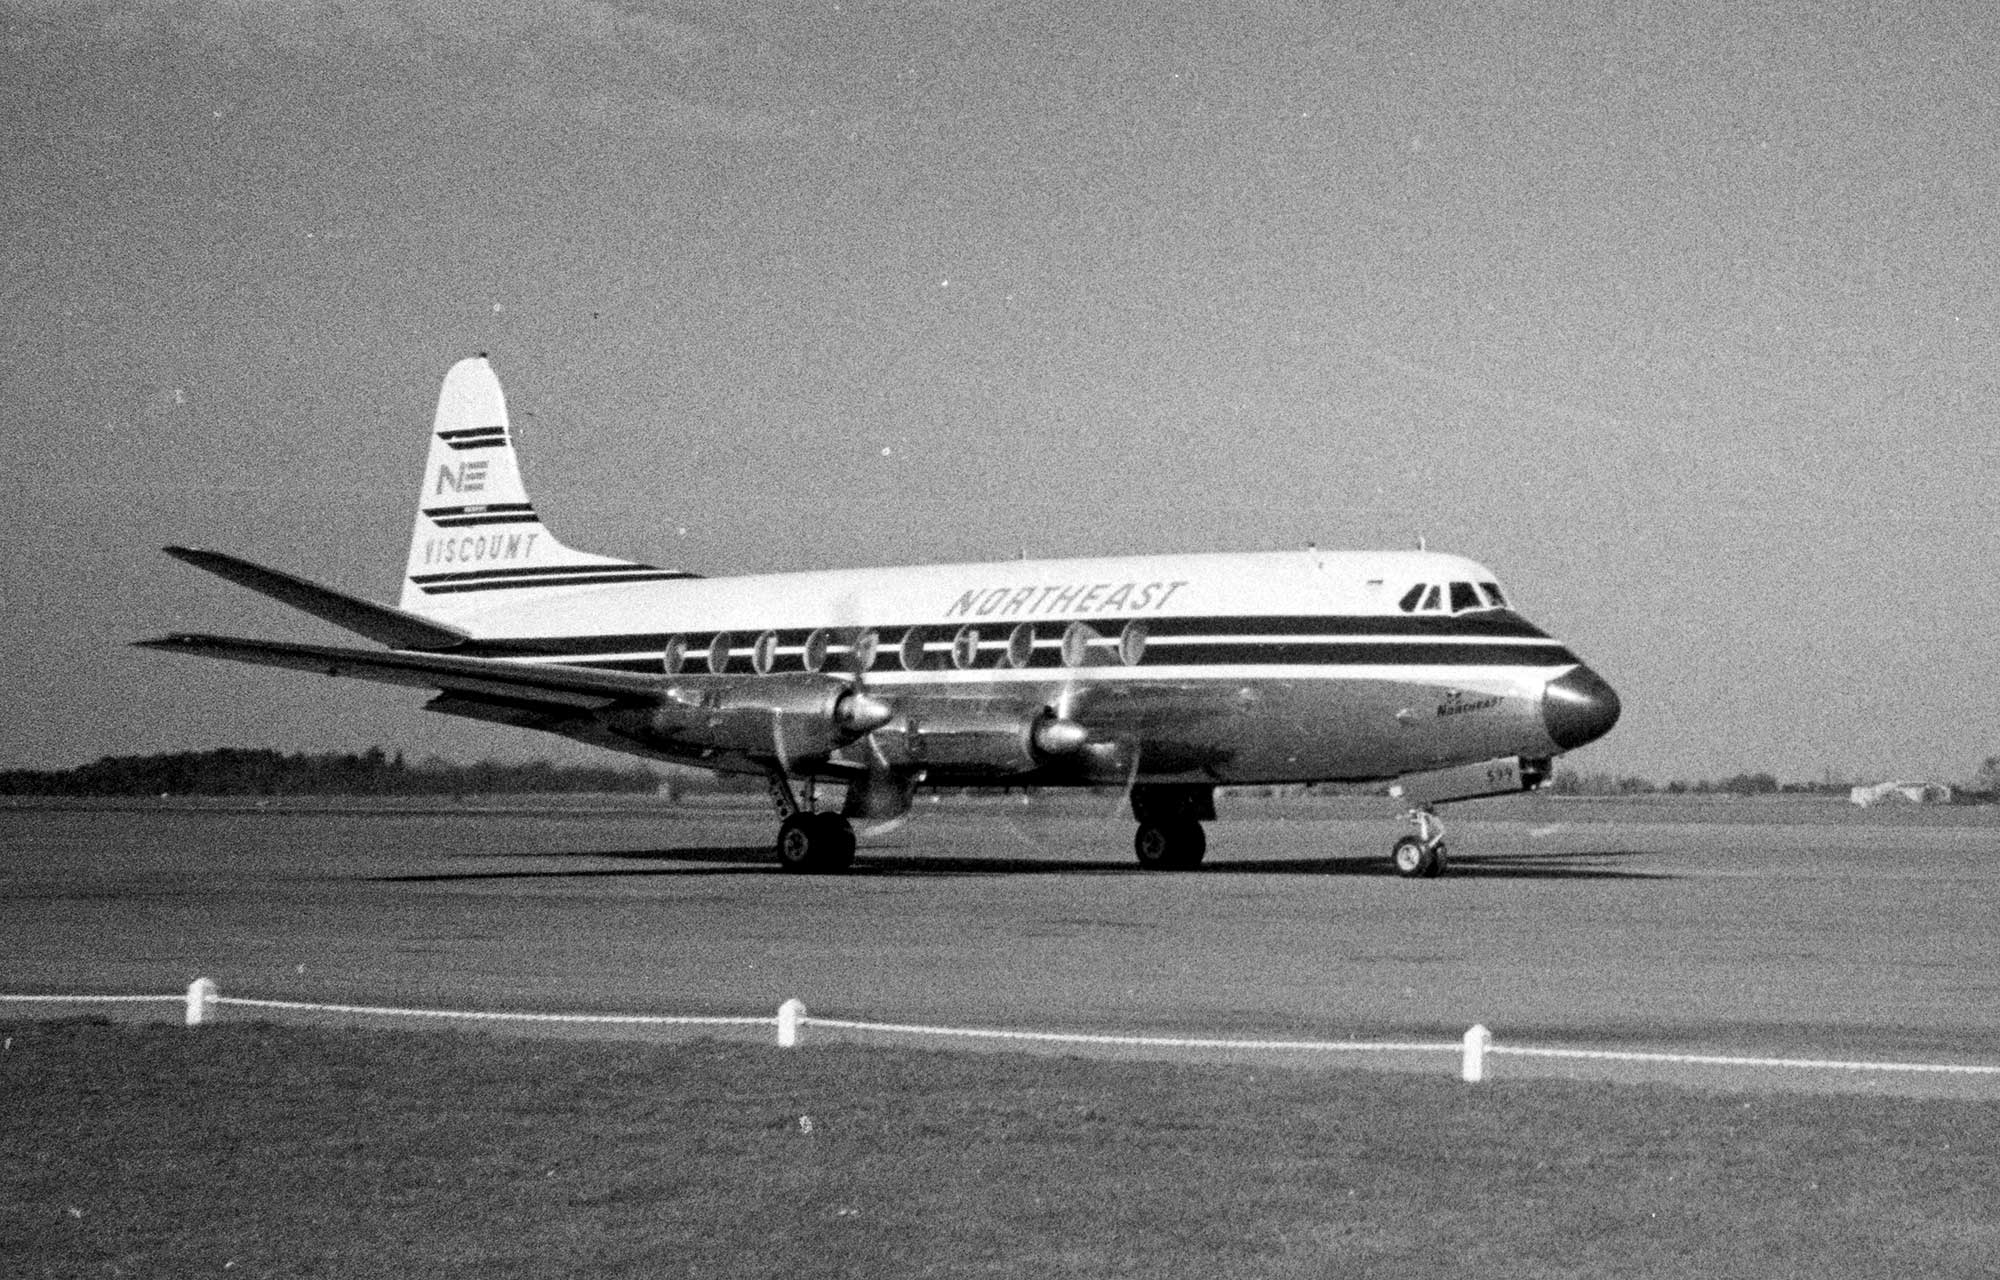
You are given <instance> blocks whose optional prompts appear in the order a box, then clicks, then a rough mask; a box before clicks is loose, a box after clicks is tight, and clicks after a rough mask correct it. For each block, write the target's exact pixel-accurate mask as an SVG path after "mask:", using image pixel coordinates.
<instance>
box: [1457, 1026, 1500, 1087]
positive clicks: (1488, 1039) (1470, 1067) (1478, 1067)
mask: <svg viewBox="0 0 2000 1280" xmlns="http://www.w3.org/2000/svg"><path fill="white" fill-rule="evenodd" d="M1492 1047H1493V1033H1492V1032H1491V1031H1488V1030H1487V1029H1486V1028H1485V1026H1483V1025H1476V1026H1474V1027H1473V1028H1472V1030H1470V1031H1468V1032H1466V1033H1465V1066H1464V1068H1463V1069H1462V1070H1461V1071H1460V1073H1459V1074H1460V1075H1461V1076H1463V1077H1464V1079H1465V1082H1466V1083H1467V1084H1478V1083H1479V1082H1480V1081H1481V1080H1484V1079H1485V1078H1486V1051H1487V1050H1488V1049H1490V1048H1492Z"/></svg>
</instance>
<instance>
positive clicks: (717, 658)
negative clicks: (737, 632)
mask: <svg viewBox="0 0 2000 1280" xmlns="http://www.w3.org/2000/svg"><path fill="white" fill-rule="evenodd" d="M735 643H736V641H735V640H734V639H733V638H731V636H730V634H729V633H728V632H727V631H723V632H718V633H717V634H716V635H715V637H714V638H713V639H711V640H710V641H709V642H708V669H709V671H710V672H711V673H713V674H715V675H718V676H719V675H721V674H722V673H723V672H725V671H727V670H729V650H730V648H731V647H732V646H733V645H734V644H735Z"/></svg>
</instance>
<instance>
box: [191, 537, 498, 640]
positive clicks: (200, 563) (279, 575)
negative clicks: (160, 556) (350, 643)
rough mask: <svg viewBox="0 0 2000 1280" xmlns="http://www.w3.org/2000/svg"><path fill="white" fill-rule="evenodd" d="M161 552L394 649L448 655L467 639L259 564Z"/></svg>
mask: <svg viewBox="0 0 2000 1280" xmlns="http://www.w3.org/2000/svg"><path fill="white" fill-rule="evenodd" d="M166 552H167V554H168V555H170V556H172V557H173V558H174V559H176V560H179V561H180V562H181V563H183V564H191V565H193V566H194V567H195V568H197V569H204V570H206V571H208V572H209V573H212V574H214V575H215V576H216V577H218V578H222V579H225V580H227V581H229V582H233V583H235V584H236V585H237V586H239V587H248V588H250V589H251V590H252V591H255V592H257V593H258V594H259V595H266V596H269V597H271V598H272V599H273V600H278V601H282V602H283V603H285V604H288V605H290V606H292V607H293V608H294V609H300V610H303V611H305V612H306V613H310V614H312V615H313V616H314V617H315V618H324V619H325V620H326V621H328V622H331V623H332V624H333V625H334V626H336V627H341V628H343V629H345V630H348V631H352V632H354V633H355V634H356V635H359V636H365V637H367V638H368V639H370V640H376V641H380V642H381V643H383V644H386V645H390V646H392V647H394V648H398V649H449V648H451V647H452V646H453V645H457V644H460V643H463V642H464V640H465V639H466V634H465V632H463V631H460V630H459V629H458V628H457V627H448V626H445V625H444V624H443V623H440V622H432V621H431V620H430V619H428V618H419V617H418V616H417V615H416V614H414V613H405V612H403V611H402V610H401V609H392V608H390V607H389V606H388V605H383V604H376V603H375V602H374V601H373V600H363V599H361V598H360V597H359V596H350V595H348V594H347V593H346V592H344V591H335V590H334V589H333V588H332V587H323V586H321V585H320V584H319V583H317V582H312V581H309V580H307V579H305V578H301V577H299V576H298V575H296V574H290V573H285V572H282V571H280V570H277V569H267V568H265V567H264V566H263V565H261V564H252V563H251V562H250V561H248V560H242V559H238V558H237V557H235V556H231V555H224V554H223V553H222V552H220V551H203V550H201V549H199V548H197V547H168V548H166ZM215 656H217V657H221V656H226V655H221V654H218V655H215ZM242 661H246V662H254V661H259V659H254V658H245V659H242ZM274 665H277V666H285V665H288V664H285V663H275V664H274Z"/></svg>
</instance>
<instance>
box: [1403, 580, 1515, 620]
mask: <svg viewBox="0 0 2000 1280" xmlns="http://www.w3.org/2000/svg"><path fill="white" fill-rule="evenodd" d="M1447 603H1449V604H1450V606H1451V607H1450V609H1449V612H1451V613H1465V612H1467V611H1469V610H1472V609H1505V608H1506V607H1507V597H1506V596H1503V595H1501V594H1500V585H1499V584H1498V583H1495V582H1478V583H1473V582H1448V583H1445V584H1444V585H1442V586H1440V585H1439V584H1437V583H1435V582H1419V583H1418V584H1417V585H1416V586H1414V587H1411V588H1410V589H1409V590H1408V591H1405V592H1404V593H1403V598H1402V599H1401V600H1398V601H1397V602H1396V607H1397V608H1398V609H1401V610H1402V611H1403V612H1404V613H1444V612H1447V609H1446V607H1445V606H1446V604H1447Z"/></svg>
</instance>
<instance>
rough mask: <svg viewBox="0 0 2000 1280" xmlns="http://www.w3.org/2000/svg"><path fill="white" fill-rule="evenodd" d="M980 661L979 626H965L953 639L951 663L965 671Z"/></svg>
mask: <svg viewBox="0 0 2000 1280" xmlns="http://www.w3.org/2000/svg"><path fill="white" fill-rule="evenodd" d="M978 661H979V628H978V627H973V626H964V627H960V628H959V629H958V634H957V635H955V636H953V637H952V640H951V665H952V666H954V667H957V668H958V669H959V670H960V671H964V670H966V669H967V668H969V667H971V666H972V665H973V664H974V663H976V662H978Z"/></svg>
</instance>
